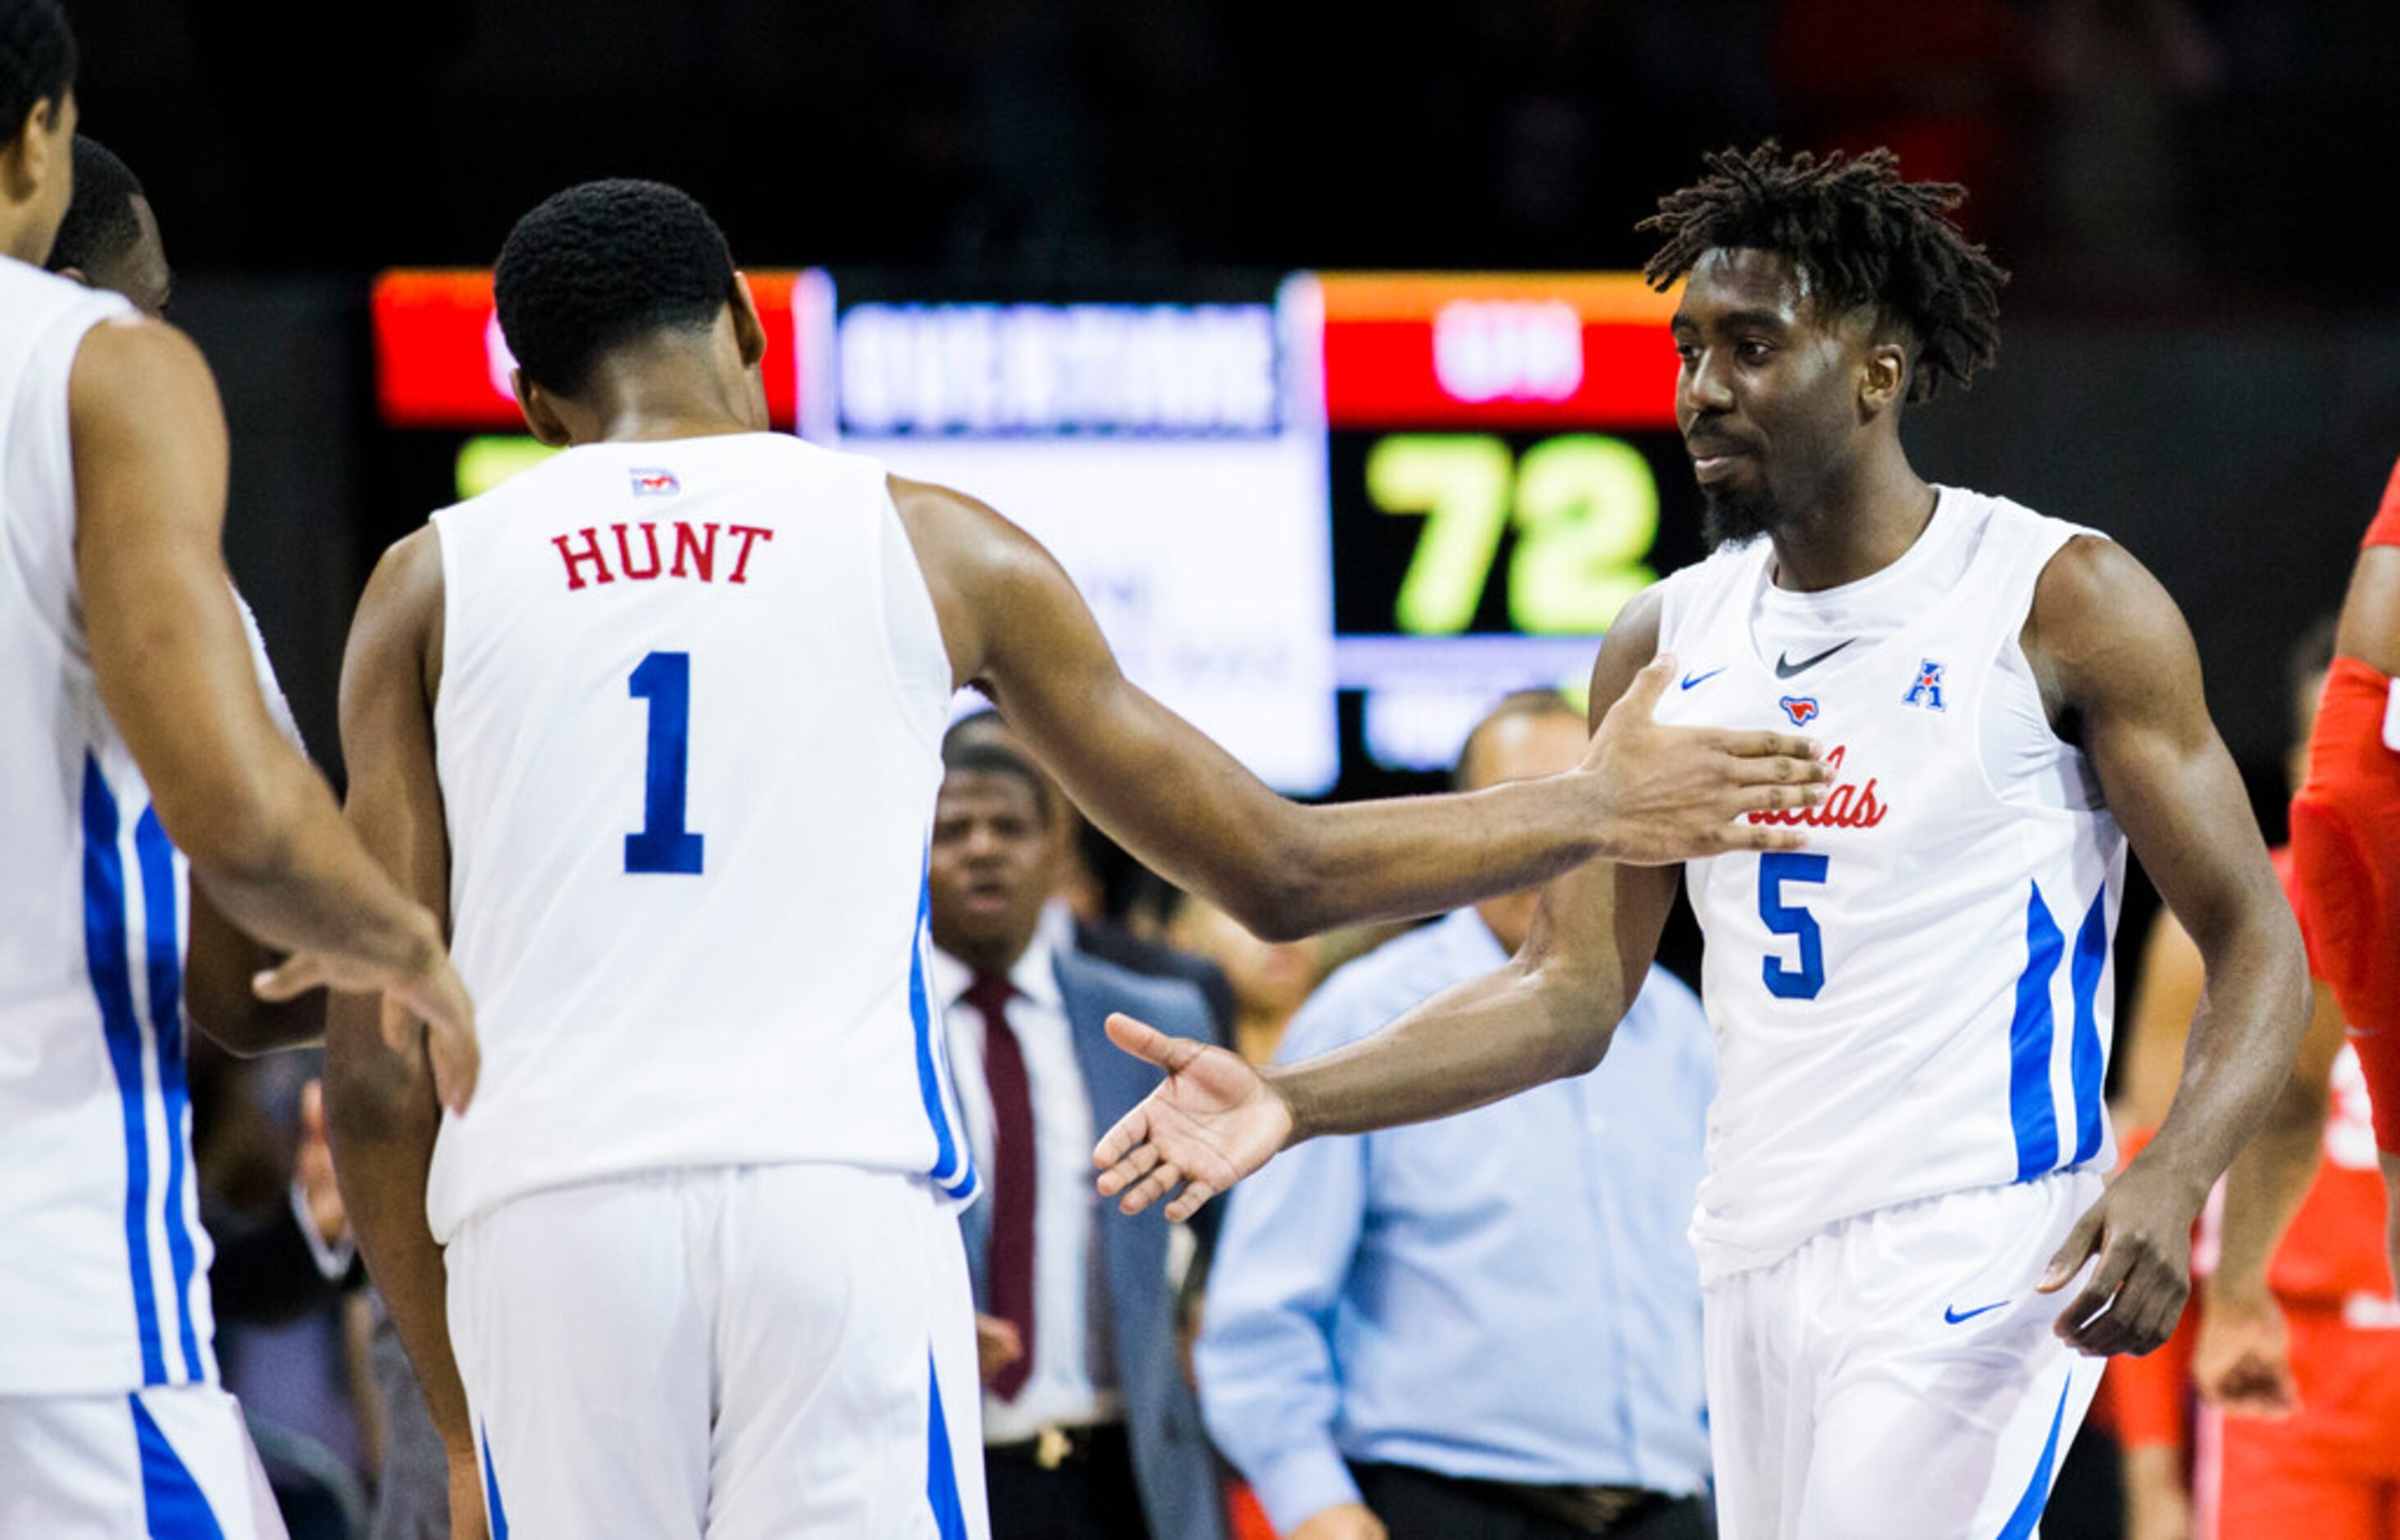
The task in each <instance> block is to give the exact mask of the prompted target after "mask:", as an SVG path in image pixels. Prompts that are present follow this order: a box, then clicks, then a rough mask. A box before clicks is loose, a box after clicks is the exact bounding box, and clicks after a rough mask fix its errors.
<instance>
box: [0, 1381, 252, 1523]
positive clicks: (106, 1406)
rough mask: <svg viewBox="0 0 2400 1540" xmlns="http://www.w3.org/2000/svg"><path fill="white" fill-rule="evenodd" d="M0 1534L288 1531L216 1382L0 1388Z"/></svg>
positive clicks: (235, 1411) (237, 1411)
mask: <svg viewBox="0 0 2400 1540" xmlns="http://www.w3.org/2000/svg"><path fill="white" fill-rule="evenodd" d="M0 1535H9V1536H14V1535H27V1536H32V1535H40V1536H41V1537H42V1540H128V1537H129V1536H137V1535H138V1536H146V1537H148V1540H254V1537H255V1540H283V1520H282V1519H281V1517H280V1515H278V1513H277V1512H276V1509H275V1498H274V1495H273V1494H272V1493H271V1492H268V1491H267V1489H266V1475H265V1473H264V1472H262V1471H261V1470H260V1469H259V1466H258V1455H257V1454H256V1452H255V1451H252V1448H251V1446H250V1434H249V1431H248V1430H247V1429H246V1428H244V1427H243V1425H242V1421H241V1405H240V1403H239V1402H238V1401H236V1400H235V1399H234V1398H233V1397H230V1396H228V1395H226V1394H225V1392H224V1391H222V1390H219V1389H217V1388H216V1387H215V1386H213V1385H162V1386H158V1387H157V1388H154V1389H150V1390H142V1391H135V1392H132V1393H131V1394H119V1395H115V1396H0Z"/></svg>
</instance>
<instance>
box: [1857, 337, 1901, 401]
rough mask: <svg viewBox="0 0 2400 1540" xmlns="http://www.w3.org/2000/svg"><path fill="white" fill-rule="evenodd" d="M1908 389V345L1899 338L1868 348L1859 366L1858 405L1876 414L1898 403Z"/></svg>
mask: <svg viewBox="0 0 2400 1540" xmlns="http://www.w3.org/2000/svg"><path fill="white" fill-rule="evenodd" d="M1907 392H1908V349H1907V348H1904V347H1902V346H1901V345H1900V344H1899V343H1897V342H1878V343H1875V344H1873V345H1872V346H1870V347H1869V348H1867V356H1866V359H1865V361H1864V362H1863V363H1862V364H1861V366H1860V369H1859V409H1860V412H1861V415H1862V416H1870V417H1875V416H1882V415H1883V414H1884V413H1886V412H1889V411H1890V410H1891V409H1892V408H1893V407H1895V406H1898V405H1899V404H1900V403H1901V401H1902V398H1903V397H1905V396H1906V394H1907Z"/></svg>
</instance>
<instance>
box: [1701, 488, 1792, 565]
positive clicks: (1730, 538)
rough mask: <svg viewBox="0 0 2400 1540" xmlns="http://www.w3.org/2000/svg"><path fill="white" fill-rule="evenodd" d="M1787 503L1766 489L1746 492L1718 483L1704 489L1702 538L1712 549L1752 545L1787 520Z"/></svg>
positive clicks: (1702, 495)
mask: <svg viewBox="0 0 2400 1540" xmlns="http://www.w3.org/2000/svg"><path fill="white" fill-rule="evenodd" d="M1786 522H1787V521H1786V519H1785V517H1784V512H1783V505H1782V503H1780V501H1778V500H1777V498H1776V497H1775V494H1774V493H1772V492H1769V491H1766V490H1765V489H1763V488H1762V489H1760V490H1756V491H1742V490H1738V489H1736V488H1733V487H1729V486H1725V485H1723V484H1718V483H1710V484H1704V485H1703V486H1702V487H1701V488H1700V539H1701V541H1702V543H1703V544H1704V545H1705V546H1706V547H1707V548H1708V549H1709V550H1711V551H1715V550H1717V549H1719V548H1720V547H1723V546H1727V545H1748V544H1749V543H1750V542H1751V541H1752V540H1754V539H1756V538H1759V537H1760V536H1761V535H1772V534H1774V533H1775V532H1776V531H1777V530H1779V529H1781V528H1782V527H1783V525H1785V523H1786Z"/></svg>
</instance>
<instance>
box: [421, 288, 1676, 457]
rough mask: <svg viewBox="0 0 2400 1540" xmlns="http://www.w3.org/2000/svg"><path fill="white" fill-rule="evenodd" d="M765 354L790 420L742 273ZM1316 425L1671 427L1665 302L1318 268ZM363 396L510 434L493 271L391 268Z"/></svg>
mask: <svg viewBox="0 0 2400 1540" xmlns="http://www.w3.org/2000/svg"><path fill="white" fill-rule="evenodd" d="M748 276H749V279H750V293H751V295H752V297H753V298H754V299H756V300H757V305H758V316H759V320H761V321H762V322H763V323H764V324H765V327H766V331H767V336H768V339H769V342H768V345H769V347H770V349H772V350H777V351H783V352H784V360H783V361H782V362H781V366H778V363H777V362H775V361H770V364H769V367H768V369H767V371H766V376H767V405H768V408H769V410H770V413H771V414H772V415H773V417H774V420H775V422H776V425H777V426H779V427H784V428H790V427H793V426H795V425H797V424H798V420H799V415H798V397H799V395H800V393H801V392H802V390H804V389H807V388H811V387H820V386H821V388H823V389H824V390H825V391H826V392H827V393H828V395H830V394H832V393H833V392H834V391H835V389H836V385H835V382H834V381H833V380H831V379H826V380H824V381H822V382H820V381H814V380H811V381H807V382H805V383H804V382H803V380H802V377H801V376H802V375H804V374H805V373H807V370H806V369H805V368H794V367H791V366H790V361H791V360H792V359H793V357H794V353H793V351H791V349H793V348H794V347H795V341H796V337H797V332H796V317H795V313H794V306H793V290H794V287H795V285H796V284H797V283H798V279H799V277H800V275H799V274H798V273H796V272H791V271H781V272H767V271H762V272H753V273H751V274H749V275H748ZM1316 287H1317V291H1318V293H1319V295H1320V303H1321V310H1322V320H1321V323H1320V324H1321V325H1322V327H1323V334H1324V340H1323V356H1324V388H1325V414H1326V419H1327V422H1328V425H1329V426H1330V427H1334V428H1367V429H1372V428H1411V429H1442V428H1491V429H1507V428H1540V429H1552V430H1557V429H1568V428H1591V429H1602V430H1616V431H1632V430H1640V429H1662V428H1670V427H1672V426H1673V424H1674V420H1675V348H1674V343H1673V341H1672V340H1671V339H1670V337H1669V336H1668V334H1667V319H1668V317H1669V316H1670V315H1672V314H1673V312H1674V306H1675V296H1674V295H1673V294H1672V293H1668V294H1658V293H1652V292H1651V290H1650V288H1649V286H1648V285H1647V284H1645V283H1644V282H1643V280H1642V279H1641V278H1640V277H1638V276H1636V275H1634V274H1630V273H1606V274H1594V275H1577V274H1558V275H1548V274H1504V273H1487V274H1439V275H1437V274H1420V273H1327V274H1323V275H1320V276H1318V277H1317V278H1316ZM374 315H375V400H376V402H377V404H378V406H379V407H380V408H381V410H382V415H383V419H384V421H385V422H387V423H389V424H390V425H391V426H392V427H395V428H432V429H467V430H480V431H490V432H508V431H513V430H516V429H520V428H521V427H522V426H523V424H522V422H521V421H520V419H519V418H518V416H517V409H516V402H515V400H514V399H513V398H512V397H511V394H510V392H509V375H508V372H509V369H510V367H511V363H512V361H511V359H510V357H509V352H508V345H507V343H506V342H505V341H504V340H503V339H502V338H501V336H500V329H499V322H498V318H497V317H496V316H495V315H494V314H493V309H492V276H491V274H490V273H488V272H484V271H477V270H470V269H457V270H436V271H427V270H416V271H405V270H402V271H393V272H388V273H385V274H384V275H383V276H382V277H381V278H379V279H376V281H375V300H374Z"/></svg>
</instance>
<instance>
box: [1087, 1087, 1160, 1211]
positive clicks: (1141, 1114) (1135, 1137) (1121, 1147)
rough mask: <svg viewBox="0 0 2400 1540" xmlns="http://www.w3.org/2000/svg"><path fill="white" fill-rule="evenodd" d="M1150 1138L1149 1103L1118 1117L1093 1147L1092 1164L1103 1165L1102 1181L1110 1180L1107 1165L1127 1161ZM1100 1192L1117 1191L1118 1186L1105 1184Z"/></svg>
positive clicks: (1120, 1184) (1122, 1183)
mask: <svg viewBox="0 0 2400 1540" xmlns="http://www.w3.org/2000/svg"><path fill="white" fill-rule="evenodd" d="M1146 1138H1150V1106H1149V1103H1147V1102H1144V1103H1143V1104H1142V1105H1141V1106H1139V1107H1137V1108H1135V1109H1134V1110H1133V1111H1130V1112H1127V1113H1126V1114H1125V1116H1123V1117H1121V1118H1119V1119H1117V1121H1116V1123H1115V1124H1114V1125H1113V1126H1111V1128H1110V1129H1109V1131H1108V1132H1107V1133H1105V1134H1103V1135H1101V1136H1100V1142H1099V1143H1098V1144H1096V1145H1094V1146H1093V1147H1092V1164H1093V1165H1097V1166H1100V1167H1103V1174H1102V1176H1101V1178H1100V1180H1101V1181H1102V1182H1106V1181H1107V1180H1108V1176H1107V1175H1106V1172H1105V1168H1106V1167H1108V1166H1111V1165H1118V1164H1120V1163H1122V1162H1123V1161H1125V1158H1126V1157H1128V1156H1130V1155H1132V1154H1133V1153H1134V1152H1136V1151H1137V1150H1138V1149H1139V1147H1140V1145H1141V1142H1142V1141H1143V1140H1144V1139H1146ZM1142 1169H1143V1170H1148V1169H1149V1167H1148V1166H1144V1167H1143V1168H1142ZM1133 1175H1134V1176H1137V1177H1138V1176H1139V1175H1141V1172H1140V1171H1136V1172H1134V1173H1133ZM1130 1179H1131V1178H1128V1179H1127V1180H1130ZM1124 1185H1125V1183H1124V1182H1119V1183H1118V1184H1117V1186H1118V1187H1122V1186H1124ZM1100 1192H1102V1193H1103V1194H1112V1193H1114V1192H1116V1188H1115V1187H1107V1186H1103V1187H1102V1188H1101V1189H1100Z"/></svg>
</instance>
